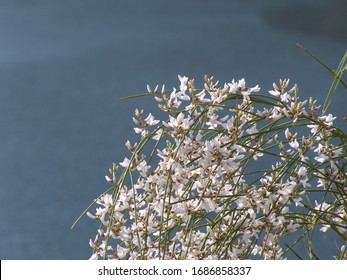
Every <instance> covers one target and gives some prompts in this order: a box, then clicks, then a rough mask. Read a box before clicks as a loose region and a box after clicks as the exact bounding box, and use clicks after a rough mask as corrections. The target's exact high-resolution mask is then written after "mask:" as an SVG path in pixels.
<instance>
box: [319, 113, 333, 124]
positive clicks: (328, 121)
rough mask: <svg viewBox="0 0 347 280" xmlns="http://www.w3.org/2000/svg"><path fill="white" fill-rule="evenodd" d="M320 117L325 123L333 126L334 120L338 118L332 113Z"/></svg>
mask: <svg viewBox="0 0 347 280" xmlns="http://www.w3.org/2000/svg"><path fill="white" fill-rule="evenodd" d="M319 119H320V120H322V121H323V122H324V124H325V125H327V126H332V125H333V121H334V120H335V119H336V117H334V116H333V115H332V114H329V115H327V116H322V117H319Z"/></svg>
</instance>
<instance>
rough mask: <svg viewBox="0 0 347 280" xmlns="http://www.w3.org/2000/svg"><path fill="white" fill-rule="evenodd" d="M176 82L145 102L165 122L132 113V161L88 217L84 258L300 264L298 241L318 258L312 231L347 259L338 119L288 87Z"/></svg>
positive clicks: (346, 186) (113, 175) (346, 193)
mask: <svg viewBox="0 0 347 280" xmlns="http://www.w3.org/2000/svg"><path fill="white" fill-rule="evenodd" d="M178 77H179V80H180V85H179V88H178V89H176V88H174V89H173V90H170V91H167V90H165V88H164V86H163V88H162V89H161V90H158V86H157V87H156V88H155V89H154V90H151V89H150V88H149V87H148V94H145V95H149V96H153V97H154V98H155V100H156V102H157V103H158V106H159V108H160V109H161V110H162V111H164V112H165V113H166V114H167V119H166V120H165V121H159V120H157V119H156V118H155V117H154V116H153V115H152V113H149V114H145V113H144V112H143V110H136V111H135V117H134V118H133V120H134V123H135V125H136V126H135V128H134V130H135V132H136V133H138V134H139V138H140V139H139V141H138V143H130V142H129V141H127V142H126V144H125V145H126V147H127V149H128V150H129V152H130V155H129V156H128V157H127V158H125V159H124V160H123V161H122V162H120V163H119V165H116V164H114V165H113V167H112V169H110V175H108V176H106V180H107V181H108V182H109V183H110V184H112V187H111V188H110V189H109V190H108V191H106V192H105V193H103V194H101V195H100V196H99V198H97V199H96V200H95V203H96V204H97V205H98V207H97V208H96V211H95V213H94V214H91V213H90V212H88V213H87V215H88V216H89V217H90V218H92V219H95V220H98V221H100V222H101V223H100V229H99V230H98V232H97V235H96V237H95V238H94V239H93V240H90V246H91V247H92V248H93V250H94V252H93V255H92V257H91V258H92V259H97V258H103V259H249V258H257V259H283V258H286V255H287V254H288V253H289V252H291V253H292V254H294V256H296V257H298V258H301V257H300V255H299V253H298V252H297V247H295V246H303V245H302V243H305V242H306V243H305V244H306V245H305V246H306V247H307V254H308V256H309V257H310V258H315V257H316V255H315V252H314V246H313V245H312V244H311V243H312V242H311V241H312V234H313V233H314V231H315V229H316V228H317V229H318V230H319V231H321V232H323V233H325V232H326V231H329V232H331V233H332V234H334V236H335V237H334V242H333V243H332V245H331V246H338V247H337V249H338V250H339V256H336V258H346V251H345V245H346V241H347V182H346V178H347V173H346V171H345V167H346V164H347V161H346V144H345V143H346V139H347V138H346V134H345V133H344V132H343V131H341V130H340V129H338V128H337V127H335V126H334V125H333V121H334V120H335V117H333V116H332V115H331V114H328V115H320V114H319V106H318V105H317V102H316V101H315V100H313V99H312V98H310V99H309V100H305V101H300V100H299V97H298V89H297V87H296V85H294V86H293V87H289V80H280V81H279V83H278V84H273V89H272V90H270V91H269V94H261V93H260V88H259V86H254V87H249V86H247V85H246V82H245V80H244V79H242V80H239V81H234V80H233V81H232V82H230V83H225V84H224V85H222V86H219V83H218V82H214V80H213V78H209V77H205V83H204V88H202V89H198V88H196V87H195V83H194V80H189V79H188V78H187V77H181V76H178ZM145 147H150V149H148V148H146V149H145ZM145 150H146V151H147V150H150V151H151V152H149V153H145V152H144V151H145ZM305 240H306V241H305ZM297 244H301V245H297Z"/></svg>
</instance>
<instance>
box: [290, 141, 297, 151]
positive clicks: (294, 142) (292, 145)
mask: <svg viewBox="0 0 347 280" xmlns="http://www.w3.org/2000/svg"><path fill="white" fill-rule="evenodd" d="M289 145H290V146H291V147H292V148H293V149H295V150H297V149H298V148H299V142H298V141H297V140H296V139H294V140H293V141H291V142H289Z"/></svg>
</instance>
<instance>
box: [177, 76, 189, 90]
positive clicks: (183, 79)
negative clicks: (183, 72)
mask: <svg viewBox="0 0 347 280" xmlns="http://www.w3.org/2000/svg"><path fill="white" fill-rule="evenodd" d="M178 79H179V80H180V82H181V85H180V91H181V92H185V91H186V90H187V89H188V86H187V82H188V77H186V76H183V77H181V76H180V75H178Z"/></svg>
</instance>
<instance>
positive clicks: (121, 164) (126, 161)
mask: <svg viewBox="0 0 347 280" xmlns="http://www.w3.org/2000/svg"><path fill="white" fill-rule="evenodd" d="M119 165H120V166H122V167H124V168H128V167H129V165H130V167H132V164H131V161H130V160H129V159H128V158H127V157H125V158H124V160H123V161H122V162H120V163H119Z"/></svg>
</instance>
